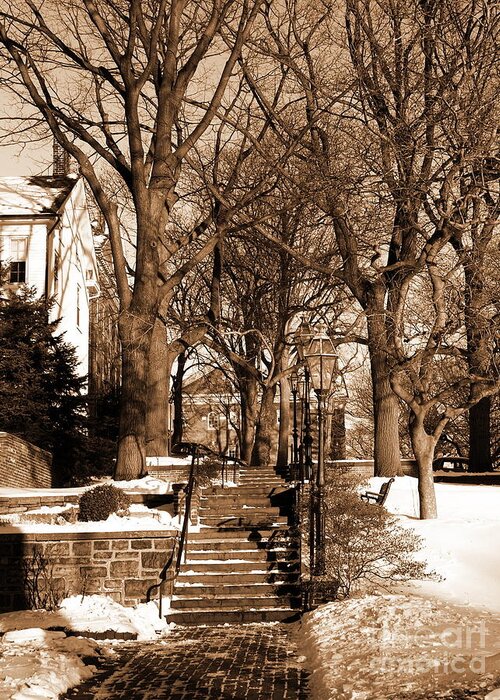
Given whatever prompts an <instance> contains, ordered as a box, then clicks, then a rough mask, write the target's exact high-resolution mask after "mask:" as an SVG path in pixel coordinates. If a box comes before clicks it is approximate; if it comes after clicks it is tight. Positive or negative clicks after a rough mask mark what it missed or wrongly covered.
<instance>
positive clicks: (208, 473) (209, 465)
mask: <svg viewBox="0 0 500 700" xmlns="http://www.w3.org/2000/svg"><path fill="white" fill-rule="evenodd" d="M221 474H222V460H221V459H218V458H217V457H212V456H210V457H205V458H204V459H202V460H200V463H199V465H198V469H197V471H196V480H197V482H198V484H199V486H210V484H211V483H212V481H213V480H215V479H219V478H220V477H221Z"/></svg>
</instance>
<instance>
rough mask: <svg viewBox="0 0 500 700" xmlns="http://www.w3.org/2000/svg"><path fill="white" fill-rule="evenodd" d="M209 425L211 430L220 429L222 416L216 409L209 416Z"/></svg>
mask: <svg viewBox="0 0 500 700" xmlns="http://www.w3.org/2000/svg"><path fill="white" fill-rule="evenodd" d="M207 419H208V420H207V426H208V429H209V430H218V429H219V427H220V416H219V414H218V413H215V412H214V411H210V413H209V414H208V416H207Z"/></svg>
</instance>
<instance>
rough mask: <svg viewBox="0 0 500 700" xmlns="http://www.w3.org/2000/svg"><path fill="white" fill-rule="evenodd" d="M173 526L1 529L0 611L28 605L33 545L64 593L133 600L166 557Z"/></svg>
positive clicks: (141, 594)
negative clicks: (27, 583)
mask: <svg viewBox="0 0 500 700" xmlns="http://www.w3.org/2000/svg"><path fill="white" fill-rule="evenodd" d="M175 536H176V532H175V531H146V532H128V533H127V532H106V533H100V532H99V533H86V532H85V533H83V532H71V533H68V532H65V533H61V534H59V533H58V534H57V535H55V534H50V533H30V534H28V533H26V534H23V533H20V532H19V533H11V534H7V533H5V534H1V533H0V612H9V611H12V610H20V609H24V608H26V607H27V597H26V592H25V584H24V568H25V566H26V564H28V566H29V563H30V557H32V555H33V552H34V550H35V549H37V550H38V551H39V552H41V553H42V554H43V555H44V557H45V558H46V559H47V560H48V561H49V571H50V574H51V577H52V580H53V585H54V586H55V587H57V589H58V590H59V591H60V592H63V593H64V594H65V595H76V594H82V593H86V594H92V593H98V594H103V595H107V596H110V597H112V598H113V599H114V600H116V601H117V602H118V603H121V604H122V605H126V606H133V605H136V604H137V603H140V602H145V600H146V592H147V590H148V588H149V587H150V586H152V585H154V584H157V583H159V578H158V574H159V572H160V571H161V569H162V568H163V566H164V564H165V562H166V561H167V560H168V557H169V554H170V551H171V548H172V546H173V544H174V540H173V539H169V538H172V537H175Z"/></svg>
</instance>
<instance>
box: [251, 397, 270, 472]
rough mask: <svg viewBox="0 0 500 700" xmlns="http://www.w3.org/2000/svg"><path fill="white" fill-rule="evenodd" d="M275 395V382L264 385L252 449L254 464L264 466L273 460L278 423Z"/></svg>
mask: <svg viewBox="0 0 500 700" xmlns="http://www.w3.org/2000/svg"><path fill="white" fill-rule="evenodd" d="M275 395H276V385H275V384H273V386H271V387H264V391H263V392H262V402H261V405H260V412H259V418H258V421H257V429H256V431H255V443H254V446H253V451H252V459H251V464H252V465H254V466H258V467H264V466H267V465H268V464H270V462H271V449H272V445H273V438H274V435H275V427H274V426H275V424H276V414H275V412H274V397H275Z"/></svg>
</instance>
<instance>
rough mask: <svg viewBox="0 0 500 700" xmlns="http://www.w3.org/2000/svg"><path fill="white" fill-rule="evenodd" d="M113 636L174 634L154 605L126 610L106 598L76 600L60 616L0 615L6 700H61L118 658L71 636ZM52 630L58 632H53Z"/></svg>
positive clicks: (0, 681) (0, 687) (1, 683)
mask: <svg viewBox="0 0 500 700" xmlns="http://www.w3.org/2000/svg"><path fill="white" fill-rule="evenodd" d="M61 627H64V629H65V630H72V631H74V632H76V633H78V632H82V631H84V630H85V631H86V634H92V632H94V633H100V632H104V631H108V630H115V631H118V632H129V633H134V634H137V636H138V639H140V640H148V639H155V638H157V637H158V636H160V635H164V634H165V633H167V632H168V625H167V624H166V623H165V622H164V621H163V620H161V619H160V618H159V616H158V609H157V607H156V605H155V604H154V603H147V604H142V605H138V606H137V607H135V608H124V607H123V606H121V605H119V604H118V603H115V602H114V601H113V600H111V598H107V597H106V596H98V595H92V596H87V597H84V598H83V599H82V596H71V597H70V598H66V599H65V600H63V601H62V603H61V606H60V608H59V609H58V610H57V611H55V612H45V611H33V612H32V611H20V612H14V613H6V614H4V615H0V633H2V634H3V636H2V637H1V638H0V698H2V700H35V698H38V699H40V698H47V699H50V700H55V699H56V698H58V697H59V694H60V693H64V692H65V691H66V690H67V689H68V688H71V687H72V686H74V685H77V684H78V683H80V682H81V681H82V680H85V679H86V678H89V677H90V676H92V674H93V673H94V672H95V670H96V669H95V666H94V663H96V662H97V661H98V660H99V658H101V657H102V656H103V655H110V654H113V653H114V652H113V648H112V646H111V645H110V644H109V643H108V644H107V645H106V646H102V645H100V644H98V643H97V642H95V641H94V640H92V639H87V638H82V637H76V636H68V635H67V634H66V632H65V631H61V630H60V628H61ZM50 628H56V629H55V630H54V629H50Z"/></svg>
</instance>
